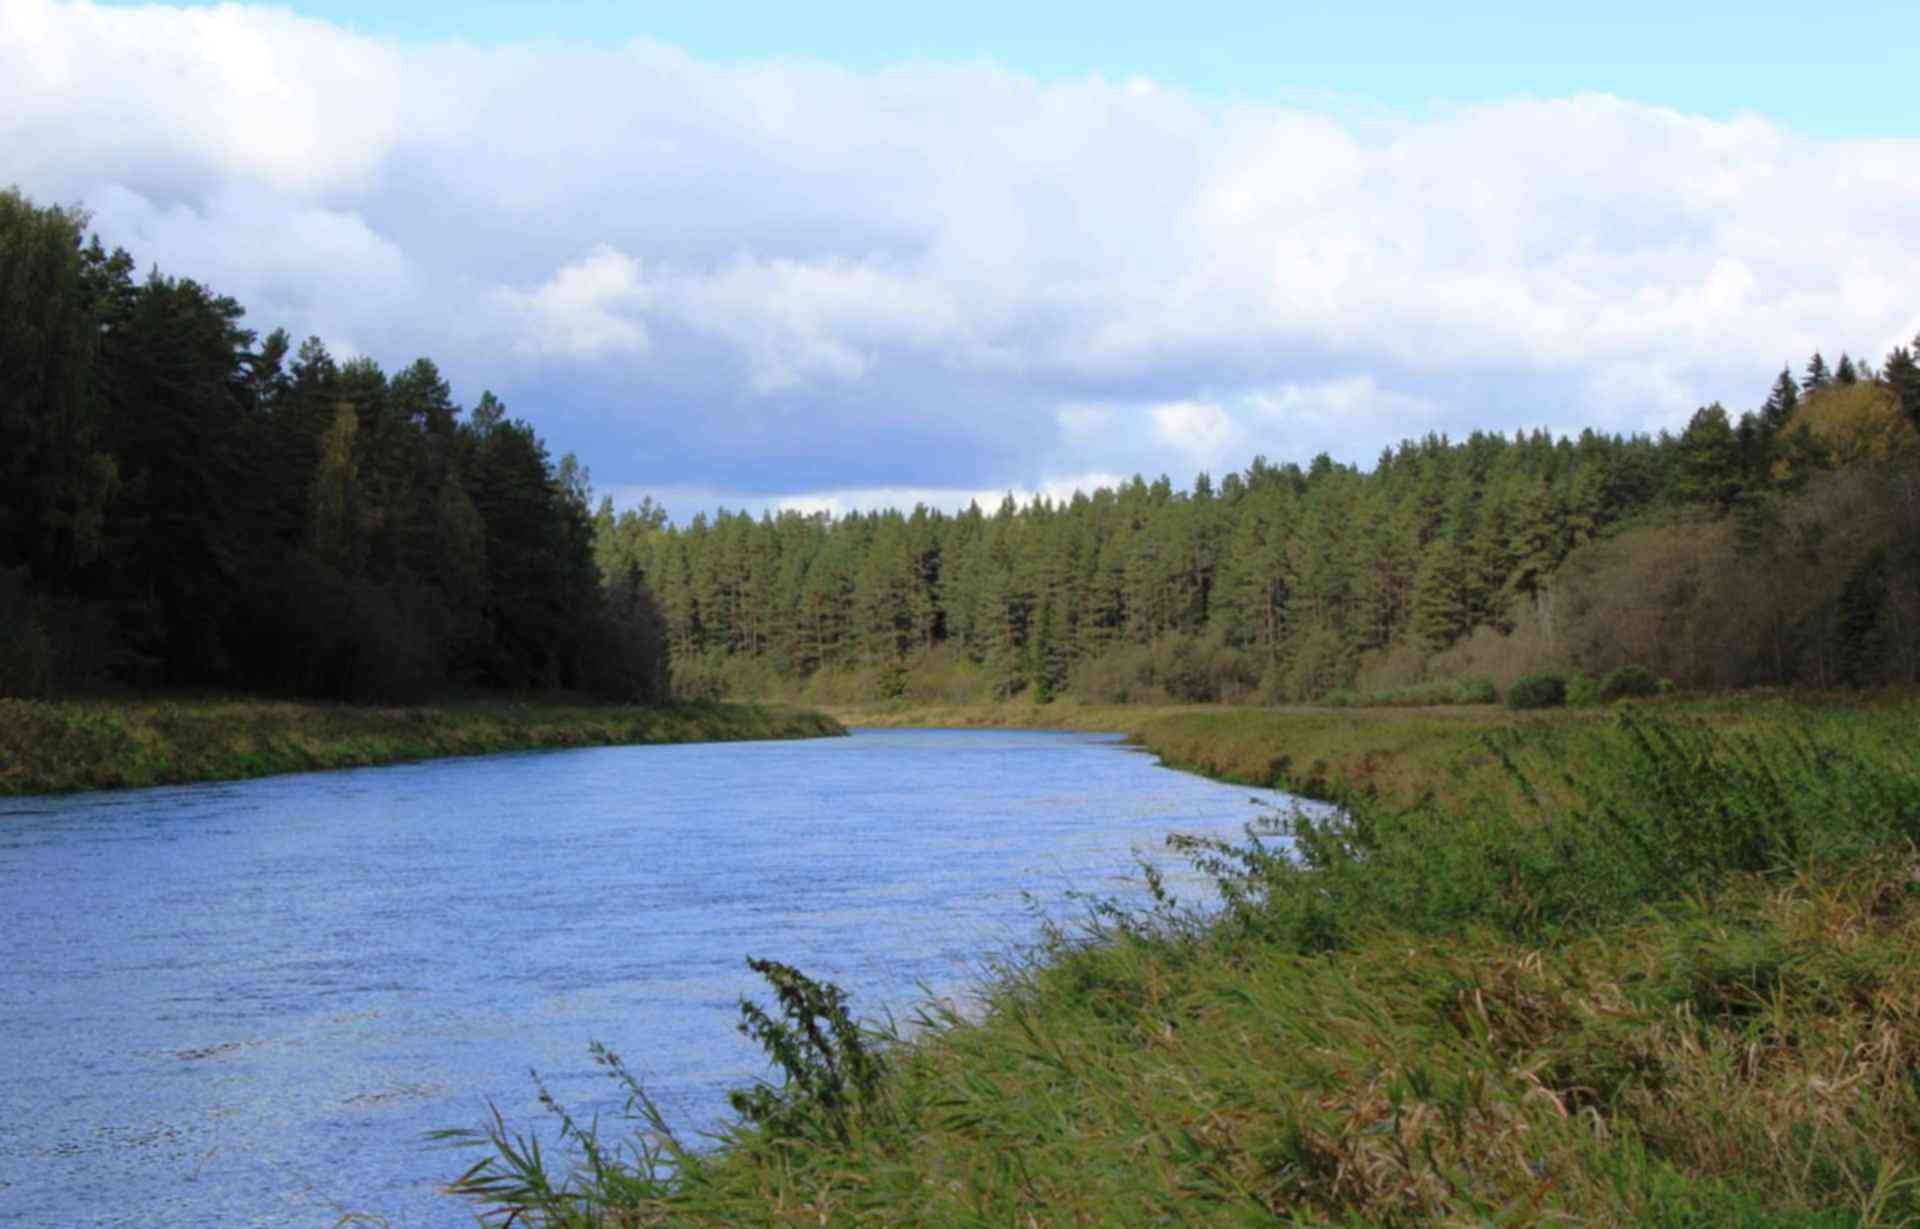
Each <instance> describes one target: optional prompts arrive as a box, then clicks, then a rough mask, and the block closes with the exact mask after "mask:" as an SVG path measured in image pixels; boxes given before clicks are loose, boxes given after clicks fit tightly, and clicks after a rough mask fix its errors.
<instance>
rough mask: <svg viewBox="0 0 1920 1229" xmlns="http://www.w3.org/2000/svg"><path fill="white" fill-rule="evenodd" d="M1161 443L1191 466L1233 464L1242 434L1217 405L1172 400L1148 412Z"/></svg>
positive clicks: (1236, 458)
mask: <svg viewBox="0 0 1920 1229" xmlns="http://www.w3.org/2000/svg"><path fill="white" fill-rule="evenodd" d="M1149 413H1150V416H1151V417H1152V419H1153V430H1154V434H1155V435H1156V436H1158V437H1159V441H1160V443H1162V444H1164V445H1165V446H1167V447H1168V448H1172V449H1174V450H1175V451H1176V452H1179V453H1181V454H1182V455H1183V456H1184V457H1185V458H1186V459H1187V460H1188V461H1189V462H1190V463H1193V464H1200V465H1204V464H1208V463H1214V464H1218V463H1219V462H1221V461H1227V462H1228V463H1232V461H1234V460H1238V459H1239V458H1238V456H1237V454H1233V453H1232V452H1231V450H1233V449H1235V448H1237V447H1238V446H1239V444H1240V443H1241V441H1242V439H1243V438H1244V433H1243V432H1242V431H1241V430H1240V428H1239V426H1238V425H1236V424H1235V423H1234V421H1233V418H1232V417H1231V416H1230V415H1229V414H1228V413H1227V412H1226V411H1225V410H1223V409H1221V408H1220V407H1219V406H1217V405H1214V404H1212V403H1210V402H1204V401H1174V402H1169V403H1168V404H1166V405H1157V406H1154V407H1153V409H1152V410H1151V411H1150V412H1149Z"/></svg>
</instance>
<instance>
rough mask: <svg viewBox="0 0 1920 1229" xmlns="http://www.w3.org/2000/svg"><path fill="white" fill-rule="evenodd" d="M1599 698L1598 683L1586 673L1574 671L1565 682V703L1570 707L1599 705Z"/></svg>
mask: <svg viewBox="0 0 1920 1229" xmlns="http://www.w3.org/2000/svg"><path fill="white" fill-rule="evenodd" d="M1601 698H1602V697H1601V695H1600V683H1599V681H1598V680H1597V679H1595V678H1594V677H1593V676H1592V675H1591V674H1588V673H1587V672H1586V671H1584V670H1575V671H1574V672H1573V677H1572V678H1570V679H1568V680H1567V703H1568V704H1569V705H1571V706H1572V707H1574V708H1586V707H1588V706H1590V705H1594V704H1598V703H1600V700H1601Z"/></svg>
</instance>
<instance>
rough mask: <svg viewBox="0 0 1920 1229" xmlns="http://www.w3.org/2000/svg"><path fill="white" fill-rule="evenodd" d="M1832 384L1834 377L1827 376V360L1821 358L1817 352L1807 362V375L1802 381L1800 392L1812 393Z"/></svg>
mask: <svg viewBox="0 0 1920 1229" xmlns="http://www.w3.org/2000/svg"><path fill="white" fill-rule="evenodd" d="M1832 382H1833V381H1832V377H1830V376H1829V375H1828V374H1827V360H1826V359H1823V358H1821V357H1820V352H1819V351H1818V350H1815V351H1814V352H1813V357H1812V358H1810V359H1808V360H1807V374H1806V376H1805V377H1804V378H1803V379H1802V380H1801V381H1800V391H1802V392H1808V393H1810V392H1812V391H1814V390H1815V389H1817V388H1825V387H1826V386H1827V385H1828V384H1830V383H1832Z"/></svg>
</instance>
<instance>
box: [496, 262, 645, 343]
mask: <svg viewBox="0 0 1920 1229" xmlns="http://www.w3.org/2000/svg"><path fill="white" fill-rule="evenodd" d="M496 294H497V297H498V299H499V301H500V302H501V303H502V304H503V305H505V307H506V308H507V309H508V310H509V311H510V312H511V313H512V314H513V315H515V316H516V317H518V319H519V321H520V325H521V327H520V331H519V334H520V335H519V342H520V345H521V346H523V347H524V348H526V349H528V350H531V351H533V352H535V353H538V354H546V355H555V354H558V355H568V356H571V357H574V358H591V357H593V356H594V355H597V354H601V353H604V352H607V351H614V350H625V351H631V352H638V353H645V351H646V349H647V331H646V329H645V328H644V327H643V326H642V325H641V323H640V322H639V320H638V319H637V318H635V317H634V316H632V315H629V314H627V309H634V308H638V307H639V306H640V305H641V304H642V303H643V302H644V299H645V289H644V287H643V286H642V284H641V270H640V262H639V261H637V260H635V259H634V258H633V257H631V256H628V255H627V254H626V253H625V252H622V251H620V250H619V249H618V248H614V247H610V246H608V245H607V244H604V243H602V244H598V245H596V246H595V247H594V248H593V249H592V250H591V251H589V252H588V253H587V254H586V255H585V256H583V257H581V258H580V259H579V260H576V261H573V262H572V263H570V264H566V265H563V266H561V267H560V268H559V269H558V270H556V271H555V272H554V275H553V276H552V277H550V278H548V279H547V280H546V281H545V282H544V283H542V284H541V285H539V286H538V287H536V288H534V289H533V290H530V291H524V292H523V291H517V290H512V289H506V288H503V289H501V290H499V291H497V292H496Z"/></svg>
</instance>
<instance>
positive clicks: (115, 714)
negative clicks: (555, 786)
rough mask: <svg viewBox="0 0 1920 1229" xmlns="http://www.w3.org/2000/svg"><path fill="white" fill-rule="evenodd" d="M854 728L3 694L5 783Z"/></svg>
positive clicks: (210, 776)
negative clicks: (85, 699) (37, 697)
mask: <svg viewBox="0 0 1920 1229" xmlns="http://www.w3.org/2000/svg"><path fill="white" fill-rule="evenodd" d="M844 733H846V731H845V729H843V728H842V727H841V726H840V724H839V723H838V722H836V721H834V720H833V719H832V718H830V717H826V716H824V715H822V714H819V713H812V712H806V711H802V710H794V709H781V708H769V707H765V706H762V705H757V704H717V703H707V702H691V701H690V702H682V703H676V704H667V705H660V706H656V707H642V706H632V705H560V704H539V703H515V702H511V701H486V702H479V703H471V704H455V705H447V706H444V707H432V708H368V707H360V706H355V705H345V704H304V703H291V702H285V703H282V702H269V701H257V700H199V701H177V702H176V701H137V702H129V703H111V702H80V701H38V700H4V699H0V795H8V794H50V793H64V792H71V791H75V790H89V789H113V788H119V787H125V786H145V785H173V784H181V783H184V782H189V781H231V780H239V779H242V778H246V777H261V776H268V775H271V774H275V773H283V772H307V771H312V770H315V769H322V768H354V767H364V766H367V765H371V764H391V763H398V762H402V761H408V760H424V759H434V758H438V757H441V756H449V755H487V754H492V753H496V752H501V751H525V750H537V749H540V748H558V747H596V746H617V745H624V744H630V743H682V742H723V741H731V740H738V739H755V738H817V737H826V736H830V735H837V734H844Z"/></svg>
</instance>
